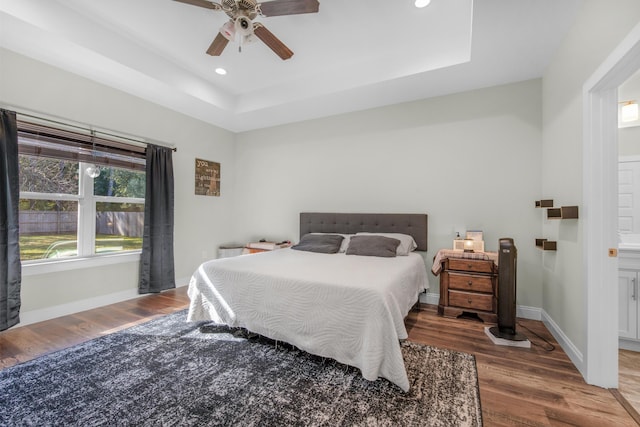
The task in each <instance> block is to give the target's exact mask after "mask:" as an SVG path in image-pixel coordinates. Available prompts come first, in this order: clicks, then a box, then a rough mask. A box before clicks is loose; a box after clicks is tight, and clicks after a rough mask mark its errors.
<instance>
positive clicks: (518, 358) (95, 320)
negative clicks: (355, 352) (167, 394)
mask: <svg viewBox="0 0 640 427" xmlns="http://www.w3.org/2000/svg"><path fill="white" fill-rule="evenodd" d="M188 302H189V300H188V297H187V295H186V288H185V287H182V288H178V289H175V290H171V291H166V292H163V293H162V294H157V295H148V296H143V297H140V298H137V299H134V300H130V301H126V302H123V303H118V304H113V305H109V306H106V307H102V308H98V309H95V310H89V311H85V312H81V313H77V314H74V315H70V316H64V317H60V318H58V319H53V320H50V321H46V322H41V323H36V324H33V325H28V326H23V327H18V328H13V329H10V330H8V331H4V332H0V368H6V367H9V366H12V365H15V364H17V363H21V362H24V361H27V360H30V359H33V358H35V357H38V356H40V355H43V354H45V353H48V352H51V351H55V350H58V349H62V348H65V347H68V346H71V345H74V344H77V343H79V342H82V341H85V340H88V339H91V338H95V337H98V336H100V335H104V334H108V333H111V332H114V331H116V330H119V329H123V328H126V327H129V326H131V325H134V324H137V323H141V322H143V321H147V320H150V319H152V318H154V317H158V316H161V315H164V314H168V313H171V312H174V311H177V310H181V309H184V308H186V307H187V305H188ZM520 324H521V325H522V327H519V332H522V333H524V334H525V335H527V336H528V337H529V339H530V340H531V341H532V342H533V343H539V344H544V343H543V341H542V340H541V339H539V338H537V337H535V336H534V335H533V334H531V333H530V332H529V331H527V330H526V329H524V327H527V328H529V329H530V330H532V331H533V332H535V333H537V334H538V335H540V336H542V337H544V338H545V339H547V340H548V341H549V342H551V343H552V344H553V345H555V347H556V348H555V349H554V350H553V351H550V352H547V351H545V350H544V349H543V348H541V347H538V346H535V345H534V346H532V347H531V349H523V348H513V347H504V346H496V345H494V344H493V343H492V342H491V341H490V340H489V338H488V337H487V336H486V335H485V332H484V325H483V324H482V323H479V322H476V321H473V320H463V319H448V318H443V317H440V316H438V315H437V313H436V307H435V306H427V305H423V306H422V310H421V311H419V312H416V311H412V312H411V313H410V314H409V316H408V317H407V320H406V325H407V330H408V331H409V339H410V340H411V341H415V342H420V343H423V344H429V345H433V346H438V347H442V348H449V349H452V350H457V351H463V352H467V353H473V354H475V356H476V362H477V369H478V377H479V385H480V398H481V401H482V414H483V420H484V425H485V426H556V425H575V426H635V425H636V423H635V422H634V420H633V418H632V417H631V416H630V415H629V414H628V413H627V412H626V411H625V409H624V408H623V406H622V405H621V404H619V403H618V401H617V400H616V399H615V398H614V396H613V394H612V393H611V392H610V391H609V390H605V389H601V388H599V387H594V386H589V385H587V384H585V382H584V380H583V379H582V376H581V375H580V373H579V372H578V371H577V370H576V368H575V367H574V366H573V364H572V363H571V362H570V360H569V358H568V357H567V356H566V354H565V353H564V352H563V351H562V349H560V347H559V346H558V345H557V343H556V342H555V340H554V339H553V337H552V336H551V334H550V333H549V332H548V331H547V330H546V328H545V327H544V325H543V324H542V323H541V322H537V321H531V320H520Z"/></svg>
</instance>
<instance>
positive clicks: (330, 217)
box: [300, 212, 427, 251]
mask: <svg viewBox="0 0 640 427" xmlns="http://www.w3.org/2000/svg"><path fill="white" fill-rule="evenodd" d="M360 231H365V232H370V233H404V234H409V235H410V236H412V237H413V238H414V239H415V241H416V244H417V245H418V249H417V250H419V251H426V250H427V215H426V214H375V213H368V214H358V213H329V212H326V213H325V212H301V213H300V237H302V236H304V235H305V234H307V233H341V234H355V233H358V232H360Z"/></svg>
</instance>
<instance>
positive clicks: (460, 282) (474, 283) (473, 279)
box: [449, 272, 493, 294]
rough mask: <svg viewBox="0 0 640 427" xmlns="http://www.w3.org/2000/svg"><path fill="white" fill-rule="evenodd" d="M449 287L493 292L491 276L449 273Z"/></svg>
mask: <svg viewBox="0 0 640 427" xmlns="http://www.w3.org/2000/svg"><path fill="white" fill-rule="evenodd" d="M449 289H458V290H462V291H472V292H486V293H488V294H491V293H493V280H492V279H491V276H473V275H470V274H456V273H453V272H452V273H449Z"/></svg>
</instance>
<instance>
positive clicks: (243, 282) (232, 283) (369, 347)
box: [188, 249, 428, 391]
mask: <svg viewBox="0 0 640 427" xmlns="http://www.w3.org/2000/svg"><path fill="white" fill-rule="evenodd" d="M427 288H428V279H427V274H426V268H425V263H424V260H423V258H422V256H420V255H419V254H416V253H412V254H410V255H409V256H399V257H395V258H379V257H367V256H355V255H345V254H343V253H340V254H330V255H329V254H317V253H312V252H303V251H297V250H293V249H280V250H275V251H271V252H264V253H259V254H253V255H243V256H239V257H235V258H224V259H217V260H212V261H208V262H205V263H203V264H202V265H201V266H200V267H199V268H198V270H197V271H196V272H195V273H194V274H193V277H192V278H191V282H190V283H189V297H190V299H191V304H190V307H189V315H188V320H189V321H197V320H213V321H215V322H217V323H224V324H227V325H229V326H239V327H244V328H246V329H248V330H250V331H252V332H256V333H258V334H261V335H264V336H267V337H269V338H272V339H275V340H282V341H285V342H288V343H290V344H293V345H295V346H297V347H298V348H300V349H302V350H305V351H307V352H309V353H313V354H316V355H319V356H324V357H329V358H332V359H335V360H337V361H339V362H341V363H344V364H347V365H350V366H355V367H357V368H359V369H360V371H361V372H362V376H363V377H364V378H366V379H367V380H371V381H373V380H376V379H377V378H378V377H384V378H387V379H388V380H390V381H392V382H393V383H395V384H397V385H398V386H399V387H400V388H401V389H402V390H404V391H407V390H409V381H408V379H407V374H406V370H405V367H404V361H403V359H402V354H401V352H400V345H399V340H401V339H405V338H407V331H406V328H405V326H404V317H405V316H406V315H407V313H408V312H409V310H410V309H411V307H412V306H413V304H414V303H415V302H416V300H417V298H418V294H419V293H420V292H421V291H423V290H425V289H427Z"/></svg>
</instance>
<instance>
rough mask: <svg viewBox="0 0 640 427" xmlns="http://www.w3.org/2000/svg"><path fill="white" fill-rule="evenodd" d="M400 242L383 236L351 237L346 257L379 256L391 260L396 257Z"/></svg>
mask: <svg viewBox="0 0 640 427" xmlns="http://www.w3.org/2000/svg"><path fill="white" fill-rule="evenodd" d="M399 244H400V240H398V239H393V238H391V237H384V236H360V235H355V236H351V240H350V241H349V247H348V248H347V252H346V253H347V255H364V256H379V257H386V258H391V257H395V256H396V250H397V249H398V245H399Z"/></svg>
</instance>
